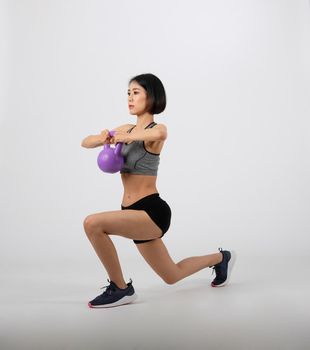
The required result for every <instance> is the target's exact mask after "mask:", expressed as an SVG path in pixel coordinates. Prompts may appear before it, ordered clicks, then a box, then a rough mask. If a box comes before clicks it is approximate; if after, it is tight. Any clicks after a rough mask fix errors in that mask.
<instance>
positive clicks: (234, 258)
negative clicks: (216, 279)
mask: <svg viewBox="0 0 310 350" xmlns="http://www.w3.org/2000/svg"><path fill="white" fill-rule="evenodd" d="M230 254H231V258H230V260H229V262H228V269H227V278H226V281H225V282H223V283H222V284H218V285H213V284H211V286H212V287H224V286H226V284H228V283H229V280H230V277H231V271H232V269H233V267H234V265H235V262H236V259H237V255H236V253H235V252H234V251H233V250H230Z"/></svg>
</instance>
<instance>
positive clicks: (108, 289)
mask: <svg viewBox="0 0 310 350" xmlns="http://www.w3.org/2000/svg"><path fill="white" fill-rule="evenodd" d="M107 281H108V282H109V283H110V284H109V285H107V286H103V287H101V288H100V289H104V288H105V291H104V292H103V293H102V294H107V295H111V294H112V293H113V292H115V291H116V289H115V286H114V285H113V284H111V281H110V280H109V279H107Z"/></svg>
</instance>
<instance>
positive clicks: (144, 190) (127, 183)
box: [121, 173, 158, 207]
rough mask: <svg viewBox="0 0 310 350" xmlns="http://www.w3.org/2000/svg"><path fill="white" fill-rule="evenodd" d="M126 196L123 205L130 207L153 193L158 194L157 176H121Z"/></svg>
mask: <svg viewBox="0 0 310 350" xmlns="http://www.w3.org/2000/svg"><path fill="white" fill-rule="evenodd" d="M121 178H122V182H123V186H124V194H123V200H122V205H123V206H124V207H128V206H129V205H131V204H133V203H135V202H137V201H138V200H139V199H141V198H143V197H146V196H148V195H150V194H153V193H158V190H157V188H156V179H157V176H148V175H135V174H127V173H123V174H121Z"/></svg>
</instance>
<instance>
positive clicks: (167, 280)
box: [161, 276, 179, 285]
mask: <svg viewBox="0 0 310 350" xmlns="http://www.w3.org/2000/svg"><path fill="white" fill-rule="evenodd" d="M161 278H162V279H163V281H164V282H165V283H167V284H170V285H171V284H175V283H177V282H178V281H179V278H177V276H161Z"/></svg>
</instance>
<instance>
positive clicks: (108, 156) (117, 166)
mask: <svg viewBox="0 0 310 350" xmlns="http://www.w3.org/2000/svg"><path fill="white" fill-rule="evenodd" d="M109 134H110V136H114V134H115V131H110V132H109ZM122 146H123V143H122V142H118V143H117V144H116V146H115V147H110V145H109V144H106V145H104V147H103V150H102V151H101V152H100V153H99V155H98V158H97V164H98V166H99V168H100V169H101V170H102V171H103V172H105V173H110V174H114V173H117V172H118V171H120V170H121V169H122V167H123V165H124V158H123V156H122V154H121V151H122Z"/></svg>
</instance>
